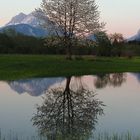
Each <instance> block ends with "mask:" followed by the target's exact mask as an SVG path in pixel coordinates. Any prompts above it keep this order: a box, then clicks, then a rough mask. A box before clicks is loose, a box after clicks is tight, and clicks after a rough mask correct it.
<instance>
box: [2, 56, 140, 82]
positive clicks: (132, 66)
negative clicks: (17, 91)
mask: <svg viewBox="0 0 140 140" xmlns="http://www.w3.org/2000/svg"><path fill="white" fill-rule="evenodd" d="M114 72H140V57H134V58H132V59H128V58H117V57H115V58H113V57H111V58H108V57H101V58H99V57H97V58H94V57H91V56H90V57H89V56H84V57H83V58H82V59H74V60H72V61H71V60H66V59H65V56H57V55H56V56H55V55H51V56H47V55H0V80H16V79H25V78H32V77H58V76H71V75H92V74H97V73H114Z"/></svg>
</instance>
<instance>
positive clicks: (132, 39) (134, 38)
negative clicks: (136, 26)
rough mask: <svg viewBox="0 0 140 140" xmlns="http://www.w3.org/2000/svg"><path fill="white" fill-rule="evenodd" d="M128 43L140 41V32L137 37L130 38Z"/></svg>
mask: <svg viewBox="0 0 140 140" xmlns="http://www.w3.org/2000/svg"><path fill="white" fill-rule="evenodd" d="M127 41H140V30H139V31H138V32H137V34H136V35H134V36H132V37H130V38H128V39H127Z"/></svg>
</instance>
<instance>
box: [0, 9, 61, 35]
mask: <svg viewBox="0 0 140 140" xmlns="http://www.w3.org/2000/svg"><path fill="white" fill-rule="evenodd" d="M39 17H42V19H41V18H39ZM44 23H47V27H46V28H43V26H42V25H43V24H44ZM54 28H55V29H57V32H58V34H59V35H62V31H61V29H60V28H57V26H56V24H55V23H52V22H51V21H50V20H49V18H48V17H47V16H46V15H44V13H42V12H37V11H34V12H32V13H30V14H28V15H26V14H24V13H20V14H18V15H16V16H15V17H13V18H12V19H11V21H9V22H8V23H7V24H6V25H5V26H4V27H2V28H0V32H4V31H5V30H9V29H14V30H15V31H16V32H18V33H21V34H24V35H27V36H35V37H46V36H49V35H56V32H55V31H54V30H53V29H54Z"/></svg>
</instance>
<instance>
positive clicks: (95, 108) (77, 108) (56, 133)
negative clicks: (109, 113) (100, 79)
mask: <svg viewBox="0 0 140 140" xmlns="http://www.w3.org/2000/svg"><path fill="white" fill-rule="evenodd" d="M76 79H78V81H80V78H76ZM76 79H75V80H76ZM76 81H77V80H76ZM76 81H75V82H76ZM76 85H78V86H76ZM103 106H104V105H103V102H101V101H99V100H98V99H96V98H95V94H94V92H93V91H89V90H88V89H87V88H85V87H84V86H83V85H82V82H80V83H78V84H77V83H73V84H71V77H67V79H66V85H65V88H64V87H58V88H53V89H50V90H48V92H47V93H46V96H45V97H44V102H43V104H42V105H41V106H39V105H38V106H37V112H36V114H35V115H34V116H33V118H32V121H33V124H34V125H35V126H37V127H38V129H39V131H40V132H41V134H44V135H46V136H47V139H48V140H49V139H54V140H56V139H76V140H78V139H83V140H84V139H86V140H87V139H89V137H90V136H91V134H92V130H93V129H95V124H96V123H97V120H98V115H102V114H103V109H102V107H103Z"/></svg>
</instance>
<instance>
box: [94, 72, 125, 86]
mask: <svg viewBox="0 0 140 140" xmlns="http://www.w3.org/2000/svg"><path fill="white" fill-rule="evenodd" d="M126 79H127V74H125V73H114V74H100V75H97V79H95V81H94V85H95V87H96V88H105V87H106V86H107V85H111V86H114V87H119V86H121V85H122V84H123V83H124V82H126Z"/></svg>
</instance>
